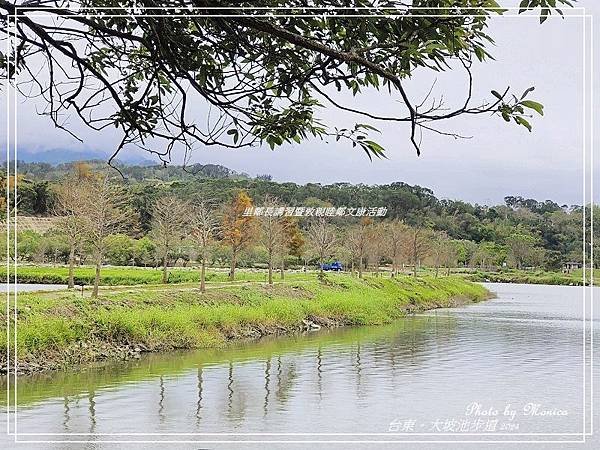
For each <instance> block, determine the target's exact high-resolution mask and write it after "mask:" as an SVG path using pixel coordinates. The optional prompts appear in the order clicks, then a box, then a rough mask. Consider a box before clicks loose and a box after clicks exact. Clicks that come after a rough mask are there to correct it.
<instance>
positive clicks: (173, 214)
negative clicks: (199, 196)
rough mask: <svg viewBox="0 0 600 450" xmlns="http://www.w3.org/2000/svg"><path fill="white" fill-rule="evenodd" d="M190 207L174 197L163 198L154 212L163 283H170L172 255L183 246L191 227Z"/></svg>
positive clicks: (156, 203) (154, 232)
mask: <svg viewBox="0 0 600 450" xmlns="http://www.w3.org/2000/svg"><path fill="white" fill-rule="evenodd" d="M189 210H190V205H189V204H188V203H187V202H184V201H182V200H180V199H179V198H177V197H174V196H171V195H170V196H166V197H161V198H159V199H158V200H156V202H155V203H154V208H153V210H152V222H151V223H152V231H151V234H152V238H153V241H154V242H155V243H156V248H157V251H158V252H159V255H160V257H161V259H162V267H163V274H162V282H163V283H167V281H168V267H169V257H170V253H171V252H173V251H174V250H175V248H176V247H177V245H179V244H181V241H182V239H183V238H184V237H185V236H186V234H187V230H188V226H189V213H190V211H189Z"/></svg>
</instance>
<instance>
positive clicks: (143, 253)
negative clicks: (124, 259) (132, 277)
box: [133, 236, 156, 267]
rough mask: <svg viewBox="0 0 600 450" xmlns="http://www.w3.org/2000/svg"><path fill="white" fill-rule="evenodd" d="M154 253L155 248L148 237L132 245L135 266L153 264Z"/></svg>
mask: <svg viewBox="0 0 600 450" xmlns="http://www.w3.org/2000/svg"><path fill="white" fill-rule="evenodd" d="M155 252H156V246H155V245H154V242H152V239H150V238H149V237H148V236H144V237H142V238H140V239H138V240H137V241H134V243H133V259H134V261H135V264H136V265H142V266H144V267H146V266H147V265H148V264H153V263H154V255H155Z"/></svg>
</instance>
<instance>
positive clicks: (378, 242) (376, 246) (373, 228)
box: [367, 222, 389, 276]
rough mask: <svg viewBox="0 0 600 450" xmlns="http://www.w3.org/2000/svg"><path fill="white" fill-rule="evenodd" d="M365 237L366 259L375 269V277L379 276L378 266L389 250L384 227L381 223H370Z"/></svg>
mask: <svg viewBox="0 0 600 450" xmlns="http://www.w3.org/2000/svg"><path fill="white" fill-rule="evenodd" d="M367 236H368V243H367V254H368V259H369V262H370V263H371V266H372V267H373V269H375V275H376V276H379V264H380V263H381V259H382V258H383V257H384V256H386V254H387V253H388V250H389V248H388V245H387V242H386V227H385V226H384V225H383V223H381V222H380V223H372V224H371V225H370V227H369V231H368V233H367Z"/></svg>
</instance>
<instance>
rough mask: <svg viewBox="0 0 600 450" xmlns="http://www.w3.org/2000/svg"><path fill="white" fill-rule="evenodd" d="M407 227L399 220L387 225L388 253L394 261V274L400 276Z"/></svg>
mask: <svg viewBox="0 0 600 450" xmlns="http://www.w3.org/2000/svg"><path fill="white" fill-rule="evenodd" d="M406 232H407V226H406V225H405V224H404V222H402V221H401V220H399V219H394V220H391V221H390V222H387V223H386V225H385V235H386V239H387V244H388V253H389V256H390V258H391V260H392V273H393V274H394V275H398V268H399V267H400V260H401V258H402V243H403V242H404V240H405V237H406V236H405V235H406Z"/></svg>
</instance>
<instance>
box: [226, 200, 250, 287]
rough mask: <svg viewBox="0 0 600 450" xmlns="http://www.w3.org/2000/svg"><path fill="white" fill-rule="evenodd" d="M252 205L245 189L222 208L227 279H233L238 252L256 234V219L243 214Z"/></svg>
mask: <svg viewBox="0 0 600 450" xmlns="http://www.w3.org/2000/svg"><path fill="white" fill-rule="evenodd" d="M251 207H252V199H251V198H250V196H249V195H248V194H247V193H246V192H245V191H239V192H238V193H237V195H236V196H235V197H234V198H233V199H232V200H231V201H230V202H229V203H228V204H227V205H225V208H224V210H223V220H222V225H221V230H222V235H223V241H224V242H225V243H226V244H227V245H228V246H229V249H230V255H231V259H230V270H229V279H230V280H231V281H233V280H234V279H235V268H236V266H237V261H238V257H239V253H240V251H241V250H242V249H244V248H246V247H247V246H248V245H249V244H250V243H251V242H252V240H253V239H254V237H255V235H256V220H255V219H254V217H253V216H245V215H244V212H245V211H246V210H247V208H251Z"/></svg>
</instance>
